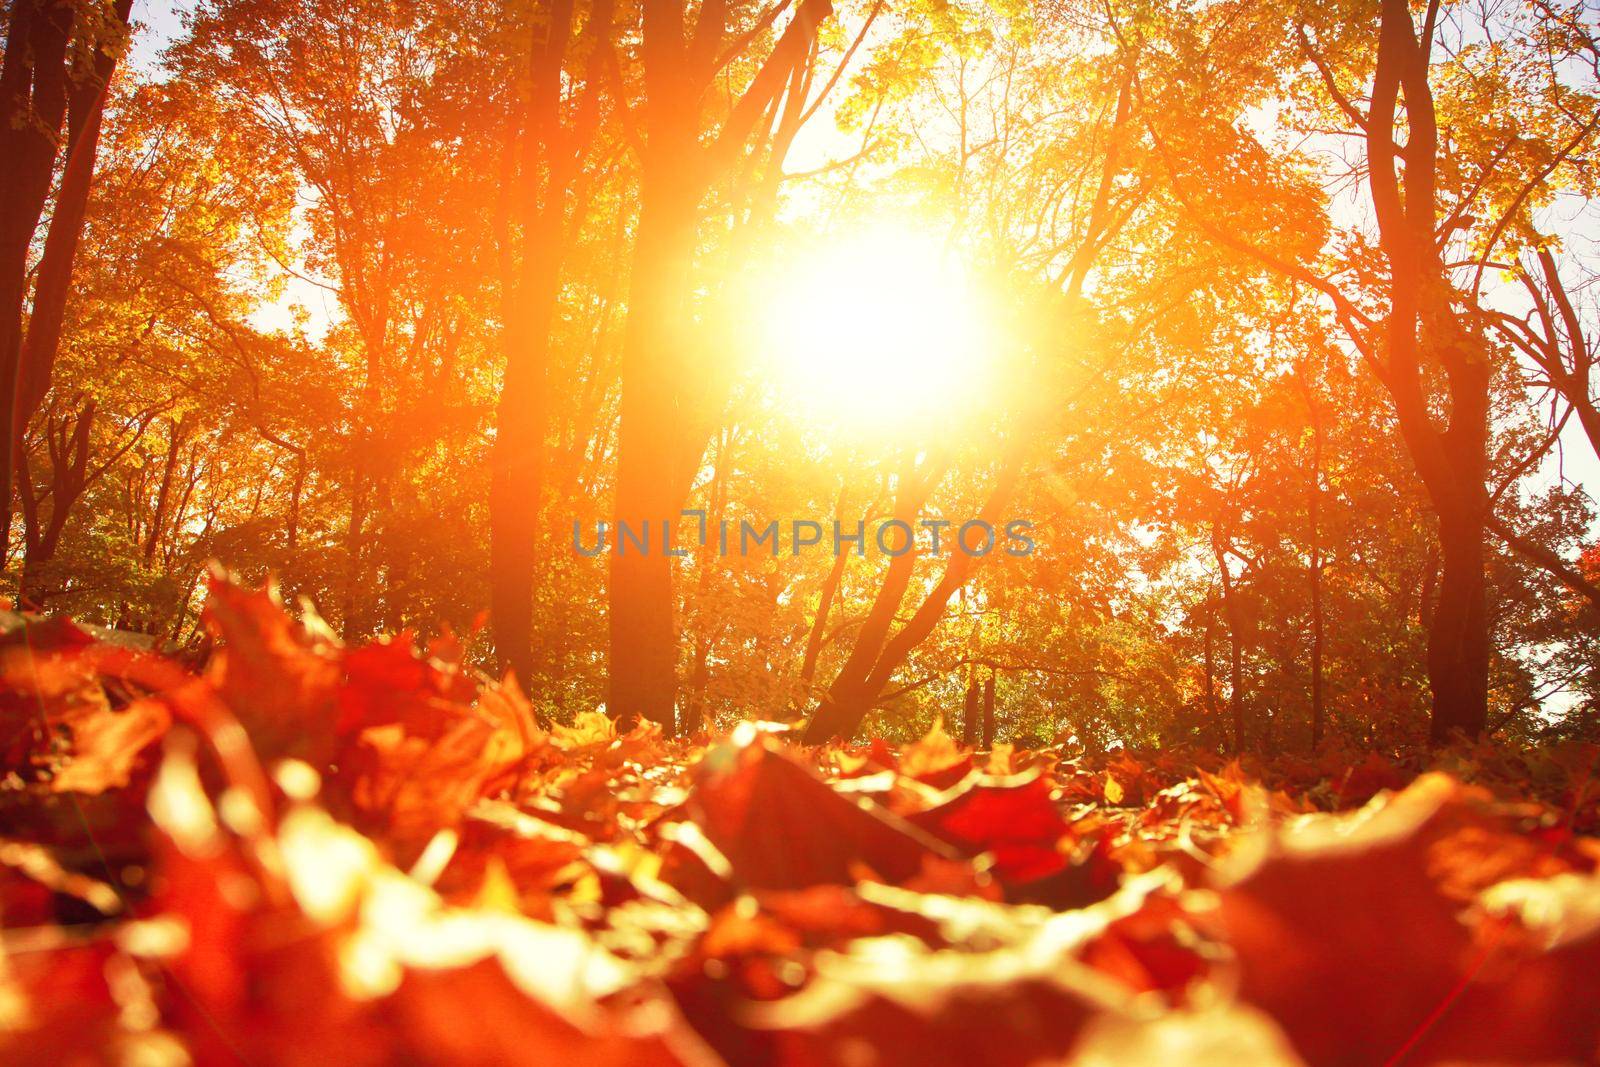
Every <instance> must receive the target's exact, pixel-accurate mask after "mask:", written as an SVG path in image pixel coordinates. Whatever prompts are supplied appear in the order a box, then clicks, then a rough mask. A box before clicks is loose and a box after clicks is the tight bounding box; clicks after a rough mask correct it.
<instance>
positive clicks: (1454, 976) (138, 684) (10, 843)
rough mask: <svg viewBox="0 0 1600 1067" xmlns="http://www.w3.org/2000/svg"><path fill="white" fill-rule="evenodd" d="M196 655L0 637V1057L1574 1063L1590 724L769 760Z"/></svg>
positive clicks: (1592, 1025)
mask: <svg viewBox="0 0 1600 1067" xmlns="http://www.w3.org/2000/svg"><path fill="white" fill-rule="evenodd" d="M206 624H207V626H208V628H209V630H210V632H211V634H212V635H213V637H214V638H215V641H216V646H215V649H214V651H213V652H212V654H211V655H210V657H209V660H208V661H207V662H205V663H198V664H188V665H185V664H180V663H177V662H173V661H170V660H168V659H164V658H162V657H160V656H158V655H156V654H154V653H150V652H145V651H141V650H137V649H131V648H129V647H126V646H124V645H120V644H117V643H114V642H111V641H108V640H106V639H103V638H100V637H95V636H92V635H91V634H90V633H88V632H86V631H85V630H82V629H79V628H77V627H76V626H73V625H72V624H69V623H66V622H60V621H54V622H48V623H39V622H32V623H28V624H26V625H23V626H21V627H18V628H16V629H13V630H12V631H10V632H9V633H7V634H6V635H5V637H4V644H3V646H0V670H3V677H4V690H3V695H0V701H3V702H0V745H3V751H4V757H5V762H6V766H7V767H8V768H9V774H8V775H7V777H6V780H5V783H4V787H3V791H0V805H3V810H4V826H5V833H4V840H3V842H0V923H3V930H0V946H3V951H0V1006H3V1010H0V1054H3V1056H4V1059H5V1060H6V1062H30V1063H41V1064H44V1063H98V1062H105V1063H129V1064H131V1063H139V1064H147V1063H148V1064H181V1063H197V1064H225V1063H236V1062H245V1063H261V1064H307V1065H309V1064H324V1063H328V1062H334V1061H336V1062H340V1063H346V1064H382V1063H414V1064H438V1065H443V1064H452V1065H454V1064H463V1065H464V1064H523V1063H526V1064H544V1063H551V1062H568V1063H585V1064H589V1063H595V1064H618V1065H621V1064H656V1063H659V1064H716V1063H731V1064H785V1065H788V1064H794V1065H799V1064H906V1065H911V1064H933V1063H979V1062H981V1063H994V1064H1034V1063H1073V1064H1112V1063H1115V1064H1151V1065H1155V1064H1178V1063H1191V1064H1212V1063H1216V1064H1263V1065H1288V1064H1299V1063H1306V1064H1346V1063H1348V1064H1377V1063H1400V1062H1404V1063H1417V1064H1424V1063H1496V1064H1504V1063H1574V1062H1591V1061H1593V1059H1594V1057H1595V1055H1596V1052H1597V1050H1600V1012H1597V1011H1596V1010H1595V1005H1596V1004H1597V1003H1600V874H1597V871H1596V867H1597V864H1600V841H1597V840H1596V839H1595V838H1594V837H1593V836H1589V835H1593V834H1595V833H1596V832H1597V830H1600V789H1597V788H1596V785H1595V783H1594V781H1593V775H1594V771H1595V768H1596V762H1597V759H1600V752H1597V750H1596V749H1595V747H1594V746H1592V745H1576V744H1575V745H1572V746H1569V747H1564V748H1561V747H1556V748H1546V749H1543V750H1539V751H1532V750H1529V751H1521V750H1513V749H1509V748H1507V747H1505V746H1501V747H1498V748H1494V749H1491V748H1487V747H1483V748H1471V749H1469V748H1457V749H1454V750H1447V751H1444V752H1439V753H1436V754H1434V755H1433V756H1431V757H1428V759H1429V760H1430V764H1429V765H1428V766H1424V764H1423V762H1422V757H1420V756H1412V757H1407V756H1403V755H1398V754H1392V753H1391V754H1379V753H1369V754H1367V755H1366V756H1365V757H1360V756H1357V755H1356V754H1353V753H1350V752H1329V753H1325V754H1323V755H1320V756H1317V757H1315V758H1313V759H1297V758H1287V757H1286V758H1282V759H1277V760H1272V761H1263V760H1257V759H1255V758H1253V757H1252V758H1248V759H1246V760H1244V761H1243V762H1240V761H1234V762H1226V763H1225V762H1223V760H1222V759H1221V758H1220V757H1217V756H1214V755H1211V754H1209V753H1200V752H1189V751H1175V750H1166V751H1162V752H1159V753H1153V752H1139V751H1129V750H1121V749H1119V750H1116V751H1114V752H1112V753H1110V754H1102V755H1096V756H1089V755H1086V754H1084V753H1081V752H1076V753H1075V752H1074V751H1073V750H1072V749H1070V748H1069V747H1067V746H1064V745H1056V746H1051V747H1046V748H1041V749H1035V750H1028V751H1014V750H1012V749H1011V748H1010V746H1007V745H999V746H996V747H995V748H994V749H993V750H991V751H985V752H975V751H973V750H971V749H970V748H967V747H965V746H963V745H961V744H959V743H957V742H956V741H954V740H952V739H951V738H950V737H949V736H947V735H946V733H945V732H944V730H943V729H942V728H940V727H938V726H936V727H935V728H934V729H933V730H932V731H931V732H930V733H929V734H928V735H927V736H926V737H925V738H923V739H922V740H921V741H919V742H916V743H914V744H910V745H906V746H904V747H901V748H898V749H896V748H893V747H890V746H888V745H885V744H883V743H882V742H879V741H874V742H872V743H870V744H866V745H861V746H845V747H839V746H829V747H823V748H804V747H800V746H798V745H796V744H794V743H793V742H792V740H790V739H789V738H788V737H787V734H786V730H785V728H782V727H778V726H775V725H771V724H762V723H759V722H755V721H747V722H744V723H742V724H740V725H739V726H738V727H737V728H735V729H734V730H732V731H731V732H729V733H721V734H717V735H715V736H703V737H699V738H695V739H693V740H692V741H670V740H667V739H664V738H663V737H662V735H661V733H660V731H659V728H658V727H656V726H654V725H643V726H640V727H638V728H635V729H633V730H631V731H625V732H619V731H618V730H617V728H616V727H615V725H614V723H613V722H612V720H610V719H608V718H606V717H605V716H603V715H599V714H588V715H580V716H578V717H577V719H576V720H575V722H574V723H573V724H572V725H570V726H560V725H550V724H547V723H545V722H542V721H540V718H539V716H537V715H536V714H535V713H534V711H533V709H532V707H531V706H530V704H529V702H528V701H527V700H526V699H525V698H524V697H523V695H522V694H521V693H520V692H519V691H518V689H517V688H516V687H515V686H514V685H509V684H497V683H492V682H488V681H486V680H482V679H479V678H475V677H474V676H473V675H472V674H470V673H469V672H467V671H466V670H464V669H463V668H462V666H461V664H460V658H459V657H460V652H459V647H458V645H457V643H456V642H455V641H454V640H453V639H450V638H448V637H447V638H445V639H442V640H438V641H435V642H433V643H432V644H430V645H429V646H428V647H427V648H425V649H418V648H413V647H412V645H411V643H410V642H409V641H408V640H407V639H404V638H401V639H396V640H394V641H389V642H380V643H374V644H367V645H359V646H350V645H345V644H343V643H341V642H340V641H339V640H337V639H336V638H334V637H333V636H332V635H331V634H330V633H329V632H327V631H326V629H325V628H324V627H323V626H322V625H321V624H320V623H319V622H318V621H317V620H316V619H315V618H314V617H306V618H303V619H298V620H297V619H296V618H294V617H292V616H291V615H290V614H289V613H288V612H286V611H285V609H284V608H283V607H282V606H281V605H280V604H279V603H278V602H277V600H276V599H275V597H274V596H273V595H272V594H271V593H270V592H265V591H252V590H249V589H246V588H243V587H241V586H239V585H235V584H231V583H229V582H228V581H225V580H221V579H217V580H213V582H212V586H211V590H210V600H209V605H208V607H207V609H206Z"/></svg>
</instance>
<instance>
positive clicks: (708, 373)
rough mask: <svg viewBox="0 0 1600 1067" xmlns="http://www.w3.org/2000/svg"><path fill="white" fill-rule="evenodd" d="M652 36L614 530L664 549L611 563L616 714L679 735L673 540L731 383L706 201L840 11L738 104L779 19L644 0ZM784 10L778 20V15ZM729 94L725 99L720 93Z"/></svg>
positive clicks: (778, 57)
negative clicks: (703, 276) (709, 314)
mask: <svg viewBox="0 0 1600 1067" xmlns="http://www.w3.org/2000/svg"><path fill="white" fill-rule="evenodd" d="M641 10H642V26H641V31H640V32H641V37H640V42H641V44H640V52H641V61H642V64H643V82H644V99H643V103H642V105H641V107H640V108H639V113H640V119H641V121H640V126H641V136H642V138H643V145H642V147H641V149H640V177H639V222H638V229H637V232H636V233H635V235H634V246H633V259H632V265H631V270H630V281H629V294H628V319H627V326H626V332H625V335H624V339H623V348H622V368H621V383H622V394H621V407H620V414H619V422H618V429H617V481H616V491H615V499H614V503H613V515H614V523H613V528H614V529H616V530H618V532H619V537H620V531H621V528H622V527H624V526H626V527H628V528H629V529H630V530H632V531H634V532H636V533H637V532H640V531H644V532H645V535H646V536H647V537H655V538H657V540H656V542H655V545H654V549H653V550H651V551H643V552H631V553H630V552H624V551H622V549H621V545H620V543H619V545H618V550H617V551H616V552H615V553H613V554H612V556H611V559H610V588H609V611H610V615H609V625H610V656H609V671H610V676H609V695H608V697H607V711H608V712H609V713H610V714H611V715H612V716H613V717H615V718H616V719H618V720H619V721H622V722H629V721H635V720H639V719H646V720H650V721H653V722H658V723H663V724H665V725H667V726H669V727H670V726H672V725H673V724H674V706H675V702H676V694H677V658H678V656H677V653H678V646H677V636H676V626H675V623H674V620H673V609H674V599H673V593H672V557H671V556H669V555H668V553H667V550H666V549H667V545H666V541H667V536H668V535H667V529H668V525H669V524H676V523H678V520H679V511H680V510H681V509H682V507H683V503H684V498H685V496H686V494H687V493H688V491H689V487H690V485H691V484H692V481H693V478H694V475H695V473H696V471H697V470H698V469H699V466H700V457H701V454H702V452H703V451H704V449H705V445H706V442H707V440H708V439H709V437H710V434H711V432H712V430H713V427H714V425H715V422H716V419H717V417H718V414H719V409H720V407H721V404H722V400H723V398H724V396H725V392H726V388H727V383H726V376H725V373H723V372H722V371H721V370H720V369H719V368H716V367H709V366H705V365H703V364H702V363H700V362H697V360H696V359H695V356H696V346H695V344H694V330H693V329H692V325H691V324H692V322H693V319H694V307H693V304H692V300H691V297H692V294H693V290H694V286H693V281H692V273H691V272H692V266H693V261H694V258H695V252H696V248H697V244H698V240H699V238H698V229H699V225H700V221H701V217H702V216H701V211H702V202H703V201H704V200H705V198H706V196H707V194H708V193H709V192H710V190H711V189H712V187H713V186H714V185H716V184H717V183H718V182H721V181H725V180H727V179H728V178H729V177H730V176H731V175H733V174H734V173H736V171H737V167H736V164H738V163H739V161H740V160H741V159H743V158H744V156H745V154H746V153H747V152H748V151H749V150H750V146H751V143H752V141H753V140H759V139H761V138H762V137H763V136H765V134H764V130H763V120H764V118H765V117H766V116H768V115H769V113H770V112H771V110H772V109H773V108H774V107H776V106H777V104H778V101H779V100H781V99H782V98H783V97H784V95H785V94H786V93H791V92H794V91H795V90H796V89H797V88H798V87H797V86H795V85H794V84H793V82H794V78H793V75H794V73H795V72H796V70H798V69H800V68H801V67H802V66H803V64H805V63H806V61H807V58H808V56H810V54H811V51H812V46H813V43H814V42H815V40H816V35H817V31H818V28H819V27H820V26H821V24H822V22H823V20H824V19H826V18H827V17H828V15H829V14H830V13H831V12H832V5H831V3H830V2H829V0H801V2H800V3H799V5H798V6H797V7H796V8H795V11H794V14H793V16H792V17H791V18H790V20H789V22H788V24H787V25H786V26H785V27H784V29H783V31H782V32H781V33H779V34H778V35H777V39H776V41H775V42H774V43H773V44H772V46H771V48H770V50H769V51H768V52H767V55H766V57H765V58H764V59H762V60H760V61H759V63H758V64H757V65H756V66H755V69H754V71H753V72H752V73H751V74H750V75H749V78H748V82H747V83H746V85H745V88H744V90H743V92H742V93H740V94H739V95H738V96H737V97H736V98H731V97H730V98H729V99H726V100H719V103H720V104H721V105H722V107H721V109H720V110H721V112H722V113H721V114H720V115H719V116H717V117H716V118H715V119H713V120H712V122H711V128H710V131H709V133H708V131H707V110H708V105H709V103H710V100H709V99H708V98H712V97H713V94H714V90H716V89H717V88H718V86H719V85H722V84H726V83H725V82H723V81H722V79H721V74H722V72H723V70H724V69H725V68H726V67H728V65H729V64H730V63H733V62H735V61H742V62H749V61H750V60H749V58H748V57H749V49H750V48H751V47H752V45H753V44H754V42H755V41H757V40H759V39H760V38H761V37H762V36H764V35H765V34H766V32H767V31H768V27H769V25H770V22H771V19H770V18H762V17H759V16H756V17H753V18H752V17H749V16H748V15H746V13H744V12H740V14H741V15H745V17H746V18H747V20H748V21H747V22H746V25H745V26H744V27H742V28H736V27H734V26H731V25H730V15H731V14H732V12H731V11H730V8H729V5H728V4H727V3H726V2H724V0H709V2H707V3H703V4H702V5H701V6H700V10H699V12H698V15H697V16H696V18H695V20H694V26H693V29H692V30H687V29H686V25H685V19H686V7H685V5H684V3H683V2H682V0H643V2H642V4H641ZM775 14H776V10H775V9H774V15H775ZM715 95H716V96H720V95H721V94H720V93H717V94H715Z"/></svg>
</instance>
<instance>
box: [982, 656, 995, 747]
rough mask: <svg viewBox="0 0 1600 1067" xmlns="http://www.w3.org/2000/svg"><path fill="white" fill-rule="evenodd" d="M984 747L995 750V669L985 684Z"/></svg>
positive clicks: (991, 669) (992, 669) (990, 671)
mask: <svg viewBox="0 0 1600 1067" xmlns="http://www.w3.org/2000/svg"><path fill="white" fill-rule="evenodd" d="M983 747H984V748H986V749H989V750H991V751H992V750H993V749H994V668H992V667H991V668H990V669H989V677H988V678H987V679H985V680H984V683H983Z"/></svg>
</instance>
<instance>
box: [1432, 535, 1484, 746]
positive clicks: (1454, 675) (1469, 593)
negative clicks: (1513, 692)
mask: <svg viewBox="0 0 1600 1067" xmlns="http://www.w3.org/2000/svg"><path fill="white" fill-rule="evenodd" d="M1439 545H1440V549H1441V553H1442V555H1443V556H1444V567H1443V569H1442V571H1441V572H1440V578H1439V602H1438V604H1437V605H1436V606H1435V608H1434V611H1433V623H1432V625H1431V626H1430V627H1429V630H1428V681H1429V683H1430V684H1431V685H1432V688H1433V717H1432V720H1431V722H1430V724H1429V731H1428V737H1429V740H1430V741H1431V742H1432V743H1434V744H1440V743H1443V742H1445V741H1449V740H1450V739H1451V738H1452V737H1454V736H1455V735H1457V734H1459V735H1462V736H1466V737H1469V738H1470V737H1476V736H1477V735H1478V734H1480V733H1482V731H1483V727H1484V723H1485V721H1486V720H1487V718H1488V708H1489V694H1488V686H1489V612H1488V588H1487V585H1488V583H1487V582H1486V581H1485V577H1484V524H1483V520H1482V518H1481V517H1480V516H1479V515H1478V514H1475V513H1472V512H1470V511H1468V512H1466V513H1462V512H1461V511H1457V510H1454V509H1452V510H1449V511H1445V512H1444V513H1443V514H1441V515H1440V518H1439Z"/></svg>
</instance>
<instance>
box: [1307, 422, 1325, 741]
mask: <svg viewBox="0 0 1600 1067" xmlns="http://www.w3.org/2000/svg"><path fill="white" fill-rule="evenodd" d="M1306 404H1307V406H1308V407H1310V409H1311V483H1310V486H1309V487H1308V489H1307V498H1306V521H1307V525H1308V526H1309V527H1310V531H1309V532H1310V540H1311V561H1310V568H1309V571H1308V576H1309V578H1310V579H1311V748H1312V749H1313V750H1315V749H1316V748H1317V747H1318V746H1319V745H1321V744H1322V722H1323V714H1324V711H1323V706H1322V701H1323V693H1322V682H1323V679H1322V643H1323V634H1322V630H1323V617H1322V530H1321V527H1320V525H1319V520H1320V518H1321V503H1322V416H1321V411H1320V409H1319V408H1318V407H1317V406H1316V403H1315V401H1313V400H1312V399H1311V396H1310V393H1309V391H1308V392H1307V394H1306Z"/></svg>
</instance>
